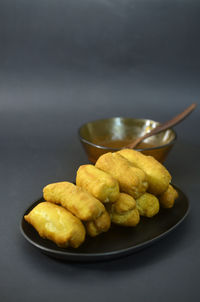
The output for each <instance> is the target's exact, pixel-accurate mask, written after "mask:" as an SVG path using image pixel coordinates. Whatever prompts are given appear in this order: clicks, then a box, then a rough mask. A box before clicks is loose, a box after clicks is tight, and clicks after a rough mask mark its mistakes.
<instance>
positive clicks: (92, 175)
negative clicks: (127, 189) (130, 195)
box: [76, 165, 119, 203]
mask: <svg viewBox="0 0 200 302" xmlns="http://www.w3.org/2000/svg"><path fill="white" fill-rule="evenodd" d="M76 185H77V186H80V187H82V188H83V189H85V190H86V191H88V192H89V193H91V194H92V195H93V196H94V197H96V198H97V199H99V200H100V201H101V202H103V203H106V202H115V201H116V200H117V198H118V197H119V185H118V182H117V180H116V179H114V178H113V177H112V176H111V175H110V174H108V173H106V172H104V171H102V170H100V169H98V168H97V167H95V166H93V165H82V166H80V167H79V169H78V171H77V174H76Z"/></svg>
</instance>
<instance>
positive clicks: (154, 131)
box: [124, 104, 197, 149]
mask: <svg viewBox="0 0 200 302" xmlns="http://www.w3.org/2000/svg"><path fill="white" fill-rule="evenodd" d="M196 106H197V105H196V104H192V105H190V106H189V107H188V108H186V109H185V110H184V111H183V112H181V113H179V114H178V115H176V116H175V117H174V118H172V119H171V120H169V121H167V122H165V123H163V124H160V125H159V126H157V127H156V128H154V129H152V130H151V131H150V132H148V133H146V134H145V135H143V136H141V137H139V138H137V139H136V140H134V142H132V143H131V144H129V145H127V146H126V147H124V148H128V149H133V148H135V147H136V146H137V145H139V143H141V142H142V141H143V140H144V139H145V138H147V137H150V136H152V135H155V134H158V133H160V132H162V131H164V130H167V129H169V128H171V127H173V126H175V125H177V124H178V123H180V122H181V121H182V120H183V119H185V118H186V117H187V116H188V115H189V114H190V113H191V112H192V111H193V110H194V109H195V108H196Z"/></svg>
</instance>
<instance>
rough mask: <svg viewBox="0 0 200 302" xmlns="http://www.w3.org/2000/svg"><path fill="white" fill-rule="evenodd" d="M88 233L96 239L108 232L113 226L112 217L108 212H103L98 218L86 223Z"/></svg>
mask: <svg viewBox="0 0 200 302" xmlns="http://www.w3.org/2000/svg"><path fill="white" fill-rule="evenodd" d="M85 225H86V230H87V233H88V234H89V235H90V236H91V237H95V236H97V235H99V234H101V233H103V232H107V231H108V230H109V228H110V225H111V220H110V215H109V214H108V212H107V211H105V212H103V214H101V216H99V217H98V218H96V219H94V220H92V221H87V222H86V223H85Z"/></svg>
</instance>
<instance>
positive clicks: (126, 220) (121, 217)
mask: <svg viewBox="0 0 200 302" xmlns="http://www.w3.org/2000/svg"><path fill="white" fill-rule="evenodd" d="M108 211H109V214H110V217H111V221H112V222H113V223H115V224H119V225H122V226H136V225H137V224H138V223H139V221H140V215H139V212H138V210H137V209H136V201H135V199H134V198H133V197H132V196H130V195H128V194H126V193H120V195H119V198H118V200H117V201H116V202H115V203H113V204H110V207H109V209H108Z"/></svg>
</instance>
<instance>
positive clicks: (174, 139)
mask: <svg viewBox="0 0 200 302" xmlns="http://www.w3.org/2000/svg"><path fill="white" fill-rule="evenodd" d="M117 118H120V119H130V120H131V119H132V120H139V121H147V120H148V121H150V122H153V123H157V124H158V125H159V124H161V123H160V122H158V121H155V120H151V119H147V118H132V117H122V116H116V117H111V118H104V119H97V120H93V121H89V122H87V123H84V124H83V125H81V126H80V127H79V128H78V135H79V139H80V140H81V142H84V143H87V144H88V145H90V146H93V147H95V148H98V149H103V150H113V151H119V150H121V149H122V148H112V147H106V146H101V145H97V144H94V143H92V142H91V141H89V140H87V139H85V138H83V137H82V135H81V133H80V132H81V129H83V127H85V126H86V125H87V124H92V123H95V122H100V121H106V120H114V119H117ZM167 130H171V131H172V132H173V134H174V138H173V139H172V140H171V141H170V142H168V143H166V144H163V145H160V146H155V147H148V148H140V149H135V150H137V151H149V150H155V149H162V148H164V147H167V146H170V145H172V144H174V142H175V141H176V140H177V133H176V131H175V130H174V129H173V128H169V129H167ZM167 130H164V131H167ZM162 132H163V131H162ZM152 136H153V135H152Z"/></svg>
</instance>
